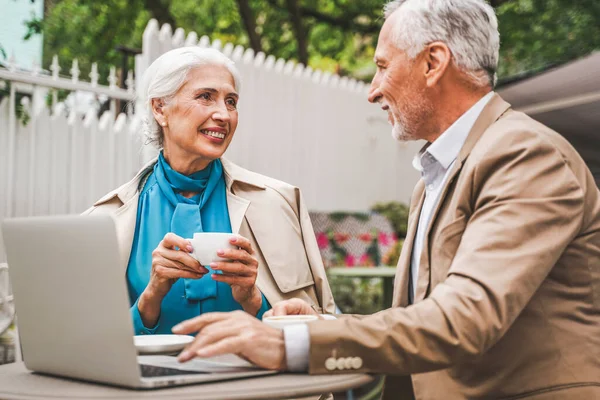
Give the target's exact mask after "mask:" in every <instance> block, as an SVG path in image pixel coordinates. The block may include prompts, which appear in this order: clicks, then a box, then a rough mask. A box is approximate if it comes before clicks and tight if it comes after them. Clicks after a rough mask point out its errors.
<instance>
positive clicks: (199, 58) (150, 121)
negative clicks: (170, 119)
mask: <svg viewBox="0 0 600 400" xmlns="http://www.w3.org/2000/svg"><path fill="white" fill-rule="evenodd" d="M201 65H222V66H224V67H225V68H227V70H228V71H229V72H230V73H231V76H232V77H233V81H234V84H235V90H236V91H238V92H239V91H240V86H241V77H240V73H239V71H238V69H237V68H236V67H235V64H234V62H233V61H232V60H230V59H229V58H228V57H227V56H225V55H224V54H223V53H221V52H220V51H218V50H216V49H212V48H202V47H197V46H190V47H181V48H178V49H174V50H171V51H167V52H166V53H164V54H163V55H161V56H160V57H158V58H157V59H156V60H154V62H153V63H152V64H150V66H149V67H148V69H147V70H146V72H145V73H144V76H143V77H142V84H141V87H140V90H139V93H138V95H139V96H140V99H141V100H142V102H143V105H144V110H142V114H143V113H145V114H146V115H144V125H145V126H144V134H145V136H146V137H147V138H148V141H149V142H151V143H154V144H155V145H156V147H158V148H161V147H162V146H163V138H164V134H163V130H162V128H161V126H160V125H159V124H158V122H157V121H156V119H155V118H154V115H153V114H152V100H153V99H161V100H163V101H165V102H166V103H168V102H169V101H170V100H172V99H173V97H174V96H175V94H176V93H177V91H179V89H181V87H182V86H183V85H184V84H185V82H186V80H187V78H188V73H189V72H190V71H191V70H192V69H194V68H196V67H199V66H201Z"/></svg>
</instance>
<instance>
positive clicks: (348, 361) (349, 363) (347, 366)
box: [344, 357, 352, 369]
mask: <svg viewBox="0 0 600 400" xmlns="http://www.w3.org/2000/svg"><path fill="white" fill-rule="evenodd" d="M344 369H352V357H348V358H344Z"/></svg>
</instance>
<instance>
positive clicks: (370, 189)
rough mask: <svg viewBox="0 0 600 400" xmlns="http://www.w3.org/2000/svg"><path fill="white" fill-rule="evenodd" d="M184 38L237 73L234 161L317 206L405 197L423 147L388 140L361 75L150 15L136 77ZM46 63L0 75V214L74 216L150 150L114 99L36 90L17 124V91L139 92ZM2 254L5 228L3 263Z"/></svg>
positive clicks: (128, 95)
mask: <svg viewBox="0 0 600 400" xmlns="http://www.w3.org/2000/svg"><path fill="white" fill-rule="evenodd" d="M183 45H198V46H203V47H208V46H210V47H214V48H217V49H219V50H221V51H223V52H224V53H225V54H226V55H228V56H229V57H231V58H232V59H233V60H234V61H235V62H236V64H237V66H238V68H239V70H240V72H241V75H242V88H241V92H240V95H241V96H240V124H239V126H238V129H237V132H236V134H235V138H234V140H233V142H232V145H231V147H230V148H229V150H228V151H227V153H226V156H227V157H228V158H229V159H231V160H232V161H234V162H236V163H238V164H240V165H241V166H243V167H246V168H248V169H250V170H253V171H256V172H259V173H263V174H265V175H269V176H272V177H274V178H277V179H281V180H284V181H286V182H289V183H292V184H294V185H297V186H299V187H301V188H302V190H303V193H304V196H305V199H306V200H307V203H308V206H309V208H311V209H312V210H319V211H329V210H360V211H364V210H368V209H369V207H370V206H372V205H373V204H374V203H375V202H378V201H389V200H397V201H403V202H408V200H409V198H410V193H411V191H412V188H413V186H414V184H415V182H416V181H417V179H418V174H417V172H416V171H415V170H414V169H413V168H412V166H411V160H412V157H413V155H414V154H415V153H416V151H417V149H418V148H419V144H417V143H412V144H409V145H406V144H404V145H403V144H400V143H397V142H395V141H394V140H393V139H392V138H391V135H390V126H389V125H388V123H387V118H386V115H385V114H384V113H383V111H381V110H380V109H379V108H378V107H377V106H375V105H371V104H369V103H368V102H367V100H366V98H367V89H368V88H367V86H366V85H365V84H364V83H360V82H356V81H354V80H349V79H347V78H340V77H339V76H336V75H331V74H328V73H322V72H321V71H313V70H312V69H311V68H304V67H303V66H302V65H297V64H294V63H293V62H286V61H284V60H281V59H279V60H276V59H275V58H274V57H272V56H268V57H266V56H265V55H264V54H262V53H259V54H256V55H255V54H254V52H253V51H252V50H251V49H247V50H246V49H244V48H242V47H240V46H238V47H234V46H232V45H231V44H226V45H225V46H222V45H221V43H220V42H219V41H214V42H212V43H211V42H210V40H209V39H208V38H207V37H202V38H201V39H200V40H198V35H197V34H195V33H194V32H191V33H189V34H188V35H187V36H185V33H184V32H183V30H181V29H177V30H176V31H175V32H174V33H172V31H171V28H170V27H169V26H168V25H164V26H163V27H162V28H161V29H159V26H158V23H157V22H156V21H154V20H152V21H150V23H149V24H148V26H147V28H146V30H145V32H144V40H143V52H142V54H140V55H138V56H136V76H137V77H140V76H141V74H142V73H143V72H144V71H145V69H146V68H147V66H148V65H150V63H151V62H152V61H153V60H154V59H156V58H157V57H158V56H159V55H160V54H162V53H164V52H166V51H168V50H170V49H172V48H176V47H180V46H183ZM50 70H51V71H52V76H44V75H41V74H40V73H39V71H37V70H36V69H34V71H32V72H27V73H25V72H19V71H15V70H10V68H9V69H2V68H0V80H4V81H8V82H11V84H12V88H13V90H12V91H11V95H10V96H9V97H8V98H5V99H4V100H3V101H2V103H1V104H0V220H2V219H3V218H7V217H16V216H30V215H49V214H65V213H79V212H81V211H83V210H85V209H86V208H87V207H89V206H90V205H91V204H92V203H93V202H94V200H95V199H97V198H98V197H100V196H101V195H102V194H104V193H106V192H108V191H109V190H111V189H113V188H115V187H116V186H118V185H120V184H122V183H124V182H126V181H127V180H129V179H130V178H131V177H132V176H133V174H135V172H136V171H137V170H138V169H139V167H140V166H141V165H142V163H144V162H145V161H146V160H148V159H149V158H150V157H151V156H152V155H153V153H155V151H153V150H151V149H150V148H149V147H148V146H145V147H143V146H142V145H143V139H142V136H141V135H140V133H141V123H140V118H139V117H138V116H137V115H129V116H127V115H125V114H122V115H119V116H118V117H116V114H115V107H114V106H113V107H112V109H111V111H109V112H106V113H105V114H104V115H103V116H102V117H101V118H98V117H97V113H96V111H95V110H92V109H90V110H89V111H88V112H86V113H83V114H82V113H79V112H77V111H75V110H70V111H68V112H67V111H66V109H65V107H64V105H60V104H59V105H55V107H54V108H53V110H52V111H49V110H48V108H47V107H45V106H44V105H43V104H42V103H43V99H39V98H38V99H36V97H35V96H34V101H33V103H31V104H25V106H26V108H27V109H28V113H29V115H30V117H31V119H30V121H29V123H28V124H26V125H23V124H21V123H20V122H19V121H17V119H16V114H15V107H16V104H15V103H16V93H17V90H19V91H21V90H30V91H33V92H35V91H36V88H42V87H43V88H48V89H56V88H59V89H66V90H73V91H74V90H80V91H81V90H83V91H87V92H92V93H95V94H97V95H107V96H109V97H111V98H113V99H121V100H123V101H131V100H134V99H135V96H134V90H133V88H134V85H135V84H136V83H135V82H134V80H133V77H132V76H129V77H128V80H127V83H128V89H119V88H117V87H116V77H115V73H114V69H113V70H112V71H111V75H110V77H109V82H110V84H109V86H102V85H99V84H98V74H97V72H96V69H94V71H93V72H92V74H90V78H91V82H82V81H80V80H79V70H78V68H77V64H76V63H74V65H73V66H72V67H71V68H70V72H71V76H70V77H60V76H59V74H58V73H59V70H60V68H59V65H58V60H56V59H55V61H54V63H53V65H52V66H51V67H50ZM139 106H140V105H139V104H138V107H139ZM138 107H136V108H137V109H140V108H138ZM4 259H5V255H4V251H3V248H2V240H1V236H0V262H2V261H3V260H4Z"/></svg>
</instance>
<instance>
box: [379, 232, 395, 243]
mask: <svg viewBox="0 0 600 400" xmlns="http://www.w3.org/2000/svg"><path fill="white" fill-rule="evenodd" d="M390 236H391V237H390ZM390 236H388V235H387V234H386V233H385V232H379V244H381V245H382V246H389V245H390V244H391V243H390V239H393V238H394V237H393V235H390Z"/></svg>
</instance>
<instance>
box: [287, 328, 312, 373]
mask: <svg viewBox="0 0 600 400" xmlns="http://www.w3.org/2000/svg"><path fill="white" fill-rule="evenodd" d="M283 338H284V341H285V356H286V361H287V369H288V371H291V372H305V371H308V359H309V352H310V334H309V333H308V326H307V325H306V324H298V325H289V326H284V327H283Z"/></svg>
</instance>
